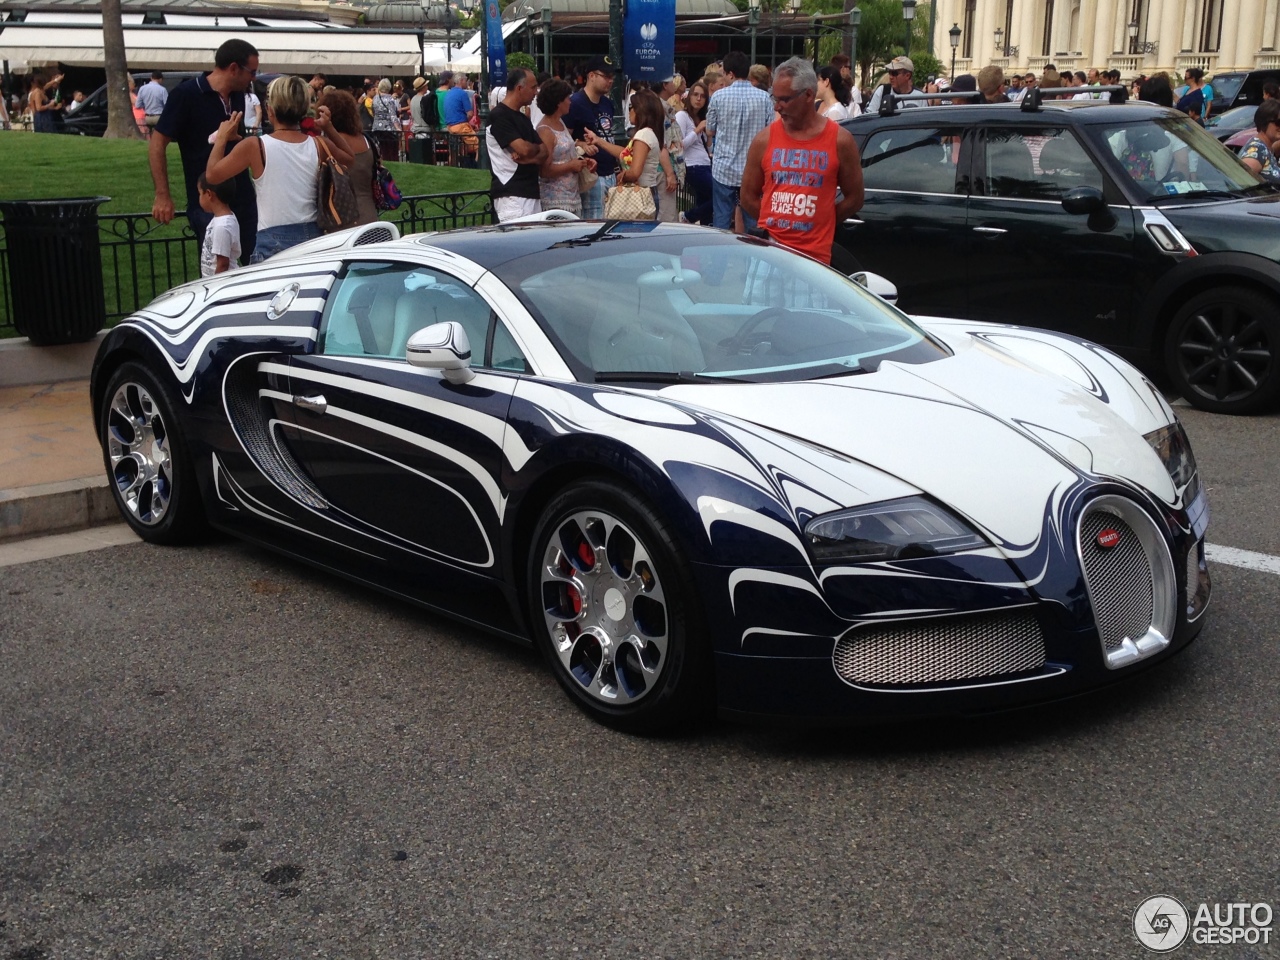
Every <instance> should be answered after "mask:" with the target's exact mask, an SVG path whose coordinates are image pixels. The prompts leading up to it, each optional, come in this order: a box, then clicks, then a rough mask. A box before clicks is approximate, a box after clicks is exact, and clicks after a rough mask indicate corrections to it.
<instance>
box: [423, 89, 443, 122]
mask: <svg viewBox="0 0 1280 960" xmlns="http://www.w3.org/2000/svg"><path fill="white" fill-rule="evenodd" d="M421 104H422V105H421V107H419V110H420V111H421V113H422V122H423V123H425V124H426V125H427V126H428V127H438V126H440V100H439V98H438V97H437V96H436V92H435V91H434V90H428V91H427V92H426V93H424V94H423V95H422V101H421Z"/></svg>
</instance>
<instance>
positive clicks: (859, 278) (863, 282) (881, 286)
mask: <svg viewBox="0 0 1280 960" xmlns="http://www.w3.org/2000/svg"><path fill="white" fill-rule="evenodd" d="M849 279H850V280H852V281H853V282H854V283H856V284H858V285H859V286H862V287H866V288H867V289H868V290H870V291H871V292H872V293H874V294H875V295H876V296H877V297H879V298H880V299H881V300H883V301H885V302H886V303H897V302H898V288H897V287H895V286H894V285H893V282H892V281H890V280H886V279H885V278H884V277H882V276H880V274H878V273H869V272H867V271H866V270H859V271H858V272H857V273H851V274H849Z"/></svg>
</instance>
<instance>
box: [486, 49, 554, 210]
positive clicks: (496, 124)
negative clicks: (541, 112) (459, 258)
mask: <svg viewBox="0 0 1280 960" xmlns="http://www.w3.org/2000/svg"><path fill="white" fill-rule="evenodd" d="M537 92H538V78H537V77H535V76H534V75H533V72H532V71H531V70H525V69H524V68H522V67H516V68H515V69H513V70H511V71H510V72H509V73H508V74H507V95H506V97H504V98H503V100H502V102H501V103H499V104H498V105H497V106H496V107H494V108H493V110H492V111H491V112H490V113H489V128H488V129H487V130H486V131H485V137H486V139H487V146H488V148H489V166H490V168H491V169H492V171H493V178H492V182H491V183H490V185H489V195H490V196H491V197H493V212H494V215H495V216H496V217H497V218H498V222H499V223H502V222H503V221H504V220H513V219H515V218H516V217H524V216H528V215H529V214H531V213H537V212H538V211H540V210H541V209H542V204H541V203H540V202H539V200H538V167H539V166H541V165H542V162H543V161H544V160H546V159H547V148H546V145H545V144H543V142H542V139H541V138H540V137H539V136H538V134H537V133H536V132H535V131H534V129H533V123H532V122H531V121H530V120H529V118H528V117H527V116H525V115H524V113H522V112H521V111H522V110H523V109H524V108H525V107H527V106H529V104H531V103H532V102H533V98H534V96H535V95H536V94H537Z"/></svg>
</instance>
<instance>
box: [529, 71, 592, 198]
mask: <svg viewBox="0 0 1280 960" xmlns="http://www.w3.org/2000/svg"><path fill="white" fill-rule="evenodd" d="M572 94H573V88H571V87H570V86H569V84H567V83H565V82H564V81H563V80H561V79H560V78H559V77H552V78H551V79H550V80H548V81H547V82H546V83H544V84H543V85H542V86H541V87H540V88H539V89H538V99H537V104H538V109H539V110H541V111H542V120H541V121H539V123H538V136H539V137H540V138H541V139H542V142H543V143H544V144H545V145H546V147H547V151H548V155H547V159H546V160H545V161H543V163H542V165H541V167H539V169H538V194H539V196H540V198H541V201H542V209H543V210H568V211H569V212H570V213H572V214H576V215H581V214H582V194H581V193H579V192H578V191H579V184H578V174H579V173H580V172H581V171H583V170H594V169H595V165H596V162H595V161H594V160H592V159H590V158H588V157H579V156H578V146H577V144H576V143H574V142H573V132H572V131H571V130H570V129H569V128H568V127H567V126H565V122H564V118H565V114H567V113H568V112H569V98H570V96H571V95H572Z"/></svg>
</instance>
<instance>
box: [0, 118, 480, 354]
mask: <svg viewBox="0 0 1280 960" xmlns="http://www.w3.org/2000/svg"><path fill="white" fill-rule="evenodd" d="M148 146H149V145H148V144H147V143H145V142H143V141H141V140H101V139H98V138H95V137H72V136H59V135H55V134H35V133H26V132H19V131H4V132H0V170H2V171H3V172H0V200H53V199H62V198H71V197H96V196H104V197H110V198H111V199H110V201H109V202H107V203H104V204H103V205H102V206H101V207H99V208H98V210H99V213H102V214H143V215H145V216H146V217H147V219H145V220H141V221H127V223H129V224H131V225H133V228H134V229H136V230H138V231H140V232H141V234H143V235H145V237H146V239H147V241H167V242H166V243H151V242H148V243H144V244H141V245H138V246H137V247H136V248H134V249H135V253H136V262H135V260H134V259H133V258H132V257H131V256H130V248H129V247H128V246H124V245H116V241H114V240H110V239H109V234H108V233H107V232H105V225H104V234H103V243H104V247H103V255H102V260H103V286H104V288H105V289H104V295H105V299H106V305H107V313H108V316H109V320H108V322H109V323H114V322H115V319H117V318H118V317H119V316H121V315H123V314H126V313H129V312H130V311H132V310H133V309H135V308H136V306H138V305H140V304H144V303H147V302H148V301H149V300H151V298H152V297H154V296H155V295H157V294H159V293H161V292H163V291H164V290H166V289H168V288H169V287H171V286H174V285H175V284H177V283H180V282H182V281H183V280H186V279H191V278H193V277H197V276H199V272H200V271H199V267H198V261H199V252H198V251H197V250H196V249H195V244H194V243H193V242H186V243H182V242H181V237H182V235H183V231H184V228H185V226H186V221H185V219H179V220H176V221H174V222H173V223H171V224H169V225H168V226H165V227H161V226H159V225H158V224H156V223H155V222H154V221H153V220H151V219H150V214H151V204H152V201H153V200H154V199H155V193H154V188H153V187H152V184H151V169H150V166H149V165H148V160H147V149H148ZM168 158H169V190H170V192H171V194H172V195H173V198H174V203H175V205H176V206H177V207H178V209H179V210H180V211H181V210H183V209H185V208H186V188H185V186H184V185H183V179H182V160H181V158H180V157H179V155H178V148H177V146H175V145H173V144H170V146H169V150H168ZM387 166H388V167H389V168H390V170H391V173H392V176H394V177H395V179H396V185H397V186H399V188H400V192H401V193H402V194H404V196H406V197H412V196H423V195H431V194H437V195H444V196H445V198H446V200H445V203H446V204H447V203H448V201H449V200H451V199H452V197H454V196H456V195H457V194H460V193H472V192H474V191H483V190H487V189H488V188H489V174H488V172H486V171H483V170H460V169H456V168H453V167H435V166H427V165H424V164H416V163H415V164H409V163H390V164H387ZM408 209H409V208H408V207H407V206H405V207H401V208H400V210H397V211H392V212H388V213H384V214H383V217H384V219H387V220H396V219H397V218H398V217H399V215H400V214H401V213H402V212H405V211H407V210H408ZM447 213H448V207H447V206H442V207H438V206H437V205H436V204H434V203H424V204H420V205H419V207H418V216H420V217H430V216H435V215H438V214H447ZM417 229H422V226H421V224H419V226H418V227H417ZM113 232H114V235H115V236H118V237H120V238H121V239H122V240H123V239H125V238H126V237H127V228H126V221H115V222H114V226H113ZM7 243H8V240H7V238H6V239H4V240H2V241H0V249H3V247H4V245H5V244H7ZM12 281H13V278H12V277H11V276H8V275H7V274H6V273H0V338H2V337H11V336H14V335H15V331H14V329H13V326H12V324H13V320H12V318H11V317H10V315H9V311H10V294H9V288H8V285H9V284H10V283H12Z"/></svg>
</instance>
